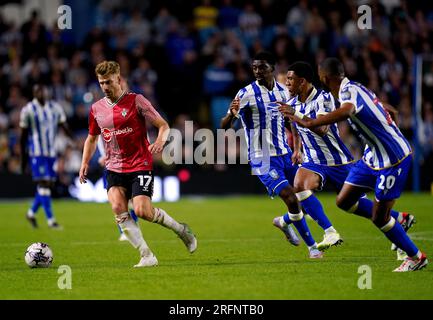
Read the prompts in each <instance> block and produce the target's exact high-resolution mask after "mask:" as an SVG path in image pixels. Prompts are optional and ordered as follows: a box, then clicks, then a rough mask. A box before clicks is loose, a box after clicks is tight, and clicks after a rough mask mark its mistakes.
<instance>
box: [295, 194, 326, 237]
mask: <svg viewBox="0 0 433 320" xmlns="http://www.w3.org/2000/svg"><path fill="white" fill-rule="evenodd" d="M301 205H302V207H304V209H305V211H306V212H307V213H308V214H309V215H310V217H311V218H313V220H314V221H316V222H317V223H318V224H319V226H320V227H321V228H322V229H323V230H326V229H328V228H329V227H332V223H331V221H329V219H328V217H327V216H326V214H325V212H324V211H323V206H322V204H321V203H320V201H319V199H317V197H316V196H315V195H314V194H312V195H311V196H309V197H308V198H307V199H305V200H302V201H301Z"/></svg>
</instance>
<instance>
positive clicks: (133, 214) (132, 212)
mask: <svg viewBox="0 0 433 320" xmlns="http://www.w3.org/2000/svg"><path fill="white" fill-rule="evenodd" d="M129 214H130V215H131V217H132V219H134V221H135V222H137V221H138V217H137V215H136V214H135V211H134V210H132V209H131V210H129Z"/></svg>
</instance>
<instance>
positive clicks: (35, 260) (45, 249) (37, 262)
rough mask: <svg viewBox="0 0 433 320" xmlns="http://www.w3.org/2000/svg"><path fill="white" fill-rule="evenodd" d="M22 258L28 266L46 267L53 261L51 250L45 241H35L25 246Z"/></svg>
mask: <svg viewBox="0 0 433 320" xmlns="http://www.w3.org/2000/svg"><path fill="white" fill-rule="evenodd" d="M24 260H25V261H26V263H27V265H28V266H29V267H30V268H48V267H49V266H50V265H51V263H52V262H53V251H51V248H50V247H49V246H48V245H47V244H46V243H43V242H35V243H33V244H31V245H30V246H29V247H28V248H27V250H26V254H25V255H24Z"/></svg>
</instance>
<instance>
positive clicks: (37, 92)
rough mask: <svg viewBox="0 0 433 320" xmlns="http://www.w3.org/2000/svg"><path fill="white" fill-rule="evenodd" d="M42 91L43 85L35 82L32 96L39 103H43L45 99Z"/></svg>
mask: <svg viewBox="0 0 433 320" xmlns="http://www.w3.org/2000/svg"><path fill="white" fill-rule="evenodd" d="M44 92H45V90H44V87H43V86H41V85H39V84H36V85H35V86H34V87H33V97H34V98H36V100H38V101H39V102H41V103H43V102H44V100H45V94H44Z"/></svg>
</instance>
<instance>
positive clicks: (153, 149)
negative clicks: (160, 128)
mask: <svg viewBox="0 0 433 320" xmlns="http://www.w3.org/2000/svg"><path fill="white" fill-rule="evenodd" d="M164 144H165V143H164V142H162V141H158V140H157V141H155V143H152V144H151V145H150V146H149V152H150V153H152V154H155V153H160V152H161V151H162V150H163V149H164Z"/></svg>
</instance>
